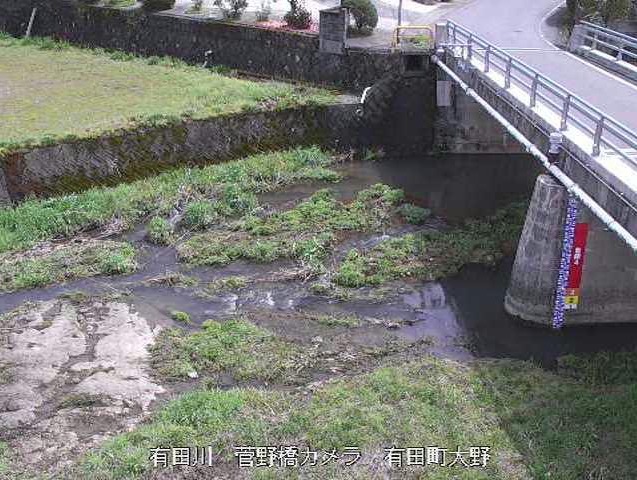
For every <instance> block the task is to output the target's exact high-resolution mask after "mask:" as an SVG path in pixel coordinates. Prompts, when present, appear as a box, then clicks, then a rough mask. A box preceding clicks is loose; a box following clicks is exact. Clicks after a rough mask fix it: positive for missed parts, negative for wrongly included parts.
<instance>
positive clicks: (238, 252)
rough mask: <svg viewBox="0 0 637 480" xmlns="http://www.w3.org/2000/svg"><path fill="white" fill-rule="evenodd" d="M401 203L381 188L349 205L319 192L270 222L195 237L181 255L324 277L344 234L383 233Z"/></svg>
mask: <svg viewBox="0 0 637 480" xmlns="http://www.w3.org/2000/svg"><path fill="white" fill-rule="evenodd" d="M402 199H403V192H402V190H399V189H394V188H391V187H388V186H387V185H381V184H378V185H373V186H372V187H370V188H367V189H365V190H362V191H360V192H359V193H358V195H357V197H356V199H355V200H354V201H353V202H352V203H349V204H346V203H343V202H340V201H338V200H337V199H336V198H335V196H334V193H333V192H332V191H330V190H329V189H323V190H319V191H318V192H316V193H315V194H313V195H312V196H311V197H309V198H308V199H306V200H305V201H303V202H301V203H300V204H299V205H297V206H296V207H294V208H292V209H290V210H286V211H283V212H279V213H275V214H273V215H271V216H266V217H256V216H250V215H248V216H246V217H244V218H243V219H242V221H241V222H240V224H239V225H238V226H237V231H235V232H229V233H226V234H220V233H219V232H217V231H210V232H207V233H203V234H200V235H195V236H194V237H192V238H191V239H189V240H188V241H186V242H184V243H183V244H182V245H180V246H179V255H180V257H181V259H182V260H185V261H187V262H189V263H192V264H195V265H223V264H227V263H229V262H231V261H233V260H237V259H240V258H242V259H246V260H251V261H257V262H272V261H274V260H276V259H279V258H294V259H297V260H299V261H300V262H301V263H302V264H303V265H304V266H307V267H308V268H309V269H310V270H312V271H314V272H317V271H321V270H322V269H323V268H324V267H323V261H324V260H325V258H326V257H327V255H328V254H329V253H330V251H331V249H332V246H333V244H334V243H335V242H336V240H337V236H338V234H339V233H341V232H345V231H350V232H369V231H382V229H383V228H386V227H388V226H389V224H390V220H391V218H392V214H394V213H395V211H396V207H397V205H398V204H399V203H401V201H402Z"/></svg>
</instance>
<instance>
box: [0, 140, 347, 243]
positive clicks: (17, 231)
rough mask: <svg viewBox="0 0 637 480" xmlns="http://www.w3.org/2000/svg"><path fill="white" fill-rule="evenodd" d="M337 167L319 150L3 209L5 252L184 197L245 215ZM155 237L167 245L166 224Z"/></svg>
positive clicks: (169, 206)
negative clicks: (258, 202)
mask: <svg viewBox="0 0 637 480" xmlns="http://www.w3.org/2000/svg"><path fill="white" fill-rule="evenodd" d="M332 162H333V158H331V157H330V156H329V155H328V154H326V153H323V152H322V151H321V150H320V149H319V148H317V147H312V148H303V149H294V150H287V151H281V152H275V153H268V154H260V155H253V156H250V157H247V158H245V159H242V160H236V161H232V162H228V163H224V164H218V165H210V166H207V167H203V168H194V169H191V168H180V169H176V170H173V171H170V172H166V173H163V174H160V175H157V176H155V177H151V178H147V179H143V180H138V181H135V182H131V183H126V184H121V185H118V186H115V187H97V188H92V189H90V190H87V191H85V192H82V193H78V194H73V195H65V196H60V197H55V198H50V199H46V200H37V199H34V200H27V201H25V202H23V203H21V204H20V205H18V206H16V207H9V208H2V209H0V253H1V252H8V251H14V250H19V249H25V248H28V247H30V246H32V245H34V244H35V243H37V242H39V241H42V240H50V239H52V238H56V237H70V236H72V235H74V234H77V233H79V232H81V231H87V230H92V229H98V228H104V227H106V226H108V225H110V224H112V223H114V222H119V223H121V224H124V225H126V226H129V227H130V226H132V225H133V224H135V223H136V222H138V221H140V220H142V219H143V218H144V217H148V216H158V217H163V216H166V215H168V214H169V213H170V212H172V211H173V210H174V209H175V208H176V207H177V206H178V205H179V204H180V202H181V201H182V200H183V199H184V198H195V199H196V198H197V197H200V198H215V195H216V198H215V205H216V207H215V208H216V210H215V212H216V213H217V214H219V215H231V214H233V213H234V212H236V211H240V212H243V209H244V208H245V207H244V205H245V204H246V202H247V203H248V204H250V202H252V199H253V196H254V194H255V193H261V192H266V191H270V190H273V189H276V188H279V187H281V186H284V185H287V184H292V183H298V182H302V181H312V180H327V181H334V180H336V179H338V178H339V176H338V174H337V173H335V172H334V171H332V170H329V169H328V168H327V167H329V166H330V165H331V164H332ZM154 222H157V225H154V227H153V232H154V233H151V235H156V237H155V238H156V239H157V240H159V241H164V239H166V238H167V235H166V234H167V229H166V227H165V224H164V222H161V221H154Z"/></svg>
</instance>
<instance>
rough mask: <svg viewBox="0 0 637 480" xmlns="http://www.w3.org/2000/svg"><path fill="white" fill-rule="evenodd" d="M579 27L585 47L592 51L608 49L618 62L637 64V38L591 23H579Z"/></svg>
mask: <svg viewBox="0 0 637 480" xmlns="http://www.w3.org/2000/svg"><path fill="white" fill-rule="evenodd" d="M579 26H580V29H581V32H582V34H583V39H582V40H583V45H584V46H586V47H589V48H591V49H592V50H600V51H601V50H603V49H606V50H607V51H609V52H610V53H611V54H612V55H614V56H615V58H616V59H617V60H618V61H622V60H623V61H628V62H631V63H634V62H637V38H634V37H631V36H629V35H625V34H623V33H619V32H616V31H615V30H611V29H609V28H604V27H600V26H599V25H595V24H594V23H590V22H579Z"/></svg>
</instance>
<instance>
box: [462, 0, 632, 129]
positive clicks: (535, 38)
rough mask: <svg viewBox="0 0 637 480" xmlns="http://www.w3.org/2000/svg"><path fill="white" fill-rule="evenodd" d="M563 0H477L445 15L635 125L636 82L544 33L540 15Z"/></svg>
mask: <svg viewBox="0 0 637 480" xmlns="http://www.w3.org/2000/svg"><path fill="white" fill-rule="evenodd" d="M561 3H562V2H561V0H535V1H533V2H529V1H528V0H488V1H486V0H477V1H474V2H472V3H470V4H469V5H467V6H466V7H465V8H463V9H460V10H458V11H456V12H454V13H453V14H452V15H450V16H449V18H450V19H451V20H453V21H455V22H457V23H459V24H461V25H463V26H465V27H466V28H468V29H469V30H472V31H474V32H476V33H477V34H478V35H480V36H482V37H483V38H485V39H486V40H487V41H489V42H491V43H494V44H495V45H498V46H499V47H500V48H502V49H504V50H507V51H508V52H509V53H510V54H511V55H513V56H515V57H517V58H519V59H520V60H521V61H523V62H525V63H526V64H528V65H529V66H530V67H532V68H534V69H536V70H538V71H539V72H540V73H542V74H543V75H545V76H547V77H549V78H551V79H552V80H554V81H556V82H557V83H560V84H561V85H563V86H564V87H565V88H567V89H568V90H570V91H571V92H573V93H574V94H576V95H578V96H579V97H581V98H582V99H584V100H585V101H587V102H589V103H591V104H592V105H595V106H596V107H597V108H598V109H599V110H602V111H604V112H606V113H608V114H609V115H611V116H612V117H614V118H615V119H616V120H618V121H620V122H621V123H623V124H624V125H626V126H627V127H630V128H631V129H632V130H633V131H637V86H636V85H633V84H631V83H630V82H628V81H626V80H624V79H621V78H619V77H617V76H616V75H614V74H610V73H608V72H606V71H604V70H602V69H601V68H599V67H596V66H593V65H591V64H590V63H588V62H586V61H585V60H583V59H581V58H578V57H576V56H575V55H573V54H571V53H568V52H565V51H563V50H560V49H559V48H557V47H555V46H554V45H553V44H552V43H550V42H549V41H548V40H547V39H546V38H545V37H547V36H549V35H550V34H552V31H551V29H550V27H547V26H546V25H545V24H544V19H545V18H546V17H547V16H548V14H549V13H550V12H551V11H552V10H553V9H554V8H555V7H557V6H558V5H560V4H561Z"/></svg>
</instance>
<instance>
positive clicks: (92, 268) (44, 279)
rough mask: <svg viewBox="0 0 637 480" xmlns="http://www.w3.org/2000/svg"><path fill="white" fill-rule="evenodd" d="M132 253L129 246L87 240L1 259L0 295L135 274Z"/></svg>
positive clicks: (8, 255) (2, 256) (131, 248)
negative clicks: (24, 289) (80, 279)
mask: <svg viewBox="0 0 637 480" xmlns="http://www.w3.org/2000/svg"><path fill="white" fill-rule="evenodd" d="M136 267H137V264H136V262H135V249H134V248H133V247H132V246H131V245H130V244H128V243H122V242H111V241H99V240H89V241H85V242H80V243H70V244H67V245H47V244H44V245H41V246H40V247H38V248H35V249H33V250H31V251H27V252H25V253H23V254H19V255H15V254H3V255H0V291H5V292H6V291H13V290H19V289H22V288H35V287H42V286H45V285H51V284H54V283H62V282H65V281H68V280H73V279H76V278H81V277H91V276H94V275H100V274H105V275H116V274H123V273H130V272H132V271H134V270H135V268H136Z"/></svg>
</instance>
